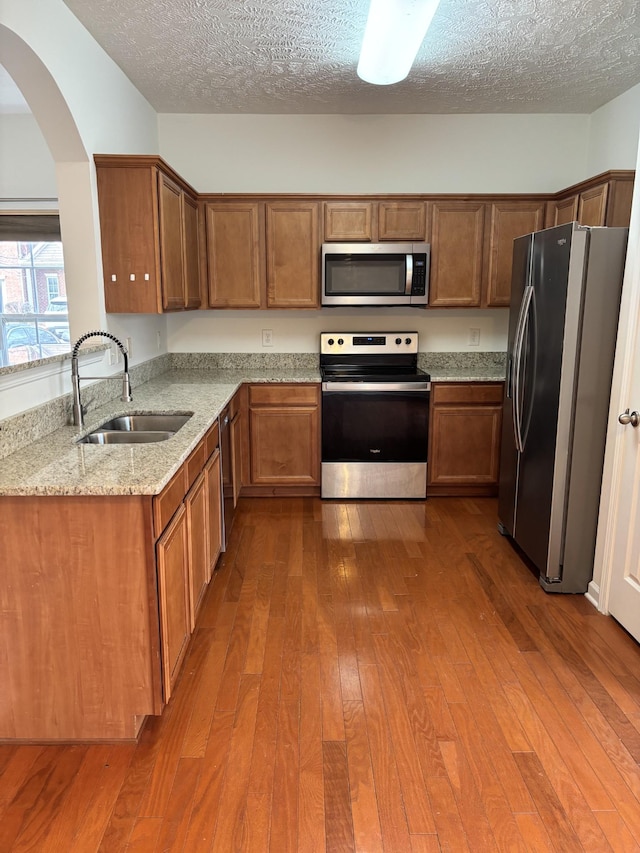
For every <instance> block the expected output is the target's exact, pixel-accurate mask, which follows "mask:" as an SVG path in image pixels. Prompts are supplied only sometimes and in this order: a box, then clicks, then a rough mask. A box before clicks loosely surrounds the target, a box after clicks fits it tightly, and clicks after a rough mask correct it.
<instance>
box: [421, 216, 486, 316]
mask: <svg viewBox="0 0 640 853" xmlns="http://www.w3.org/2000/svg"><path fill="white" fill-rule="evenodd" d="M483 236H484V204H483V203H481V202H471V201H462V202H461V201H450V202H436V203H434V205H433V221H432V230H431V274H430V282H429V305H431V306H434V307H440V306H443V307H445V306H446V307H453V308H462V307H466V306H469V307H479V306H480V302H481V286H482V254H483Z"/></svg>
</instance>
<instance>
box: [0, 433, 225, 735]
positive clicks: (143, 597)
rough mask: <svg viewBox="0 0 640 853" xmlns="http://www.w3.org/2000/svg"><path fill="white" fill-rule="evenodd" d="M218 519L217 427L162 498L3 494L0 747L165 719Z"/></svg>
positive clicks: (120, 730) (134, 730)
mask: <svg viewBox="0 0 640 853" xmlns="http://www.w3.org/2000/svg"><path fill="white" fill-rule="evenodd" d="M208 476H209V479H208ZM220 512H221V510H220V477H219V448H218V432H217V426H215V425H214V426H213V427H212V428H211V429H210V430H209V432H208V433H207V435H206V436H205V438H204V439H203V440H202V442H200V443H199V444H198V446H197V447H196V449H195V450H194V452H193V453H192V454H191V455H190V456H189V458H188V459H187V461H186V462H185V463H184V464H183V465H182V466H181V467H180V468H179V470H178V471H177V472H176V473H175V474H174V476H173V477H172V478H171V480H170V481H169V483H168V484H167V485H166V486H165V488H164V489H163V490H162V492H161V493H160V494H159V495H156V496H151V495H122V496H116V497H108V496H105V497H92V496H59V497H58V496H56V497H53V496H46V497H41V496H34V497H0V538H1V541H2V547H3V584H2V591H0V612H1V613H2V614H3V619H2V621H3V635H2V641H3V643H4V646H3V650H2V651H3V653H2V654H1V655H0V680H1V682H2V684H3V685H4V694H3V701H2V702H1V703H0V739H3V738H11V739H22V740H118V739H127V738H134V737H136V736H137V734H138V732H139V729H140V726H141V724H142V721H143V720H144V718H145V716H147V715H149V714H159V713H161V711H162V707H163V705H164V704H165V703H166V702H167V701H168V700H169V698H170V696H171V693H172V690H173V688H174V685H175V682H176V679H177V677H178V675H179V672H180V667H181V664H182V661H183V660H184V657H185V654H186V650H187V647H188V643H189V638H190V636H191V632H192V629H193V625H194V622H195V617H196V616H197V610H198V606H199V604H200V602H201V601H202V597H203V595H204V591H205V590H206V584H207V582H208V580H209V576H210V567H211V564H212V563H215V560H216V559H217V556H218V554H219V552H220V529H221V528H220V520H221V515H220ZM25 513H26V515H25ZM25 518H29V520H30V523H31V524H33V525H35V527H34V529H37V531H38V536H37V537H33V538H32V540H31V541H30V547H29V548H28V549H25V547H24V519H25ZM70 542H72V543H73V547H72V548H70V547H69V543H70ZM5 561H6V562H5ZM7 629H8V630H7ZM25 673H27V674H28V678H25V677H24V674H25Z"/></svg>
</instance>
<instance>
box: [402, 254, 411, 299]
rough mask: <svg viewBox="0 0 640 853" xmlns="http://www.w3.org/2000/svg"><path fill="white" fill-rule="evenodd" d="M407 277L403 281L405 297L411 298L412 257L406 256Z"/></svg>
mask: <svg viewBox="0 0 640 853" xmlns="http://www.w3.org/2000/svg"><path fill="white" fill-rule="evenodd" d="M406 258H407V261H406V263H407V277H406V281H405V287H404V293H405V296H411V285H412V284H413V255H407V256H406Z"/></svg>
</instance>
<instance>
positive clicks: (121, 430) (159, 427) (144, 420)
mask: <svg viewBox="0 0 640 853" xmlns="http://www.w3.org/2000/svg"><path fill="white" fill-rule="evenodd" d="M192 415H193V412H182V413H179V414H161V413H151V414H147V415H135V414H131V415H120V416H119V417H117V418H112V419H111V420H109V421H105V422H104V423H103V424H100V426H99V427H97V429H94V430H93V431H92V432H90V433H89V434H88V435H85V436H83V437H82V438H79V439H78V444H149V443H151V442H154V441H166V440H167V439H168V438H171V436H172V435H175V434H176V433H177V432H178V430H179V429H180V427H182V426H184V425H185V424H186V422H187V421H188V420H189V418H190V417H191V416H192Z"/></svg>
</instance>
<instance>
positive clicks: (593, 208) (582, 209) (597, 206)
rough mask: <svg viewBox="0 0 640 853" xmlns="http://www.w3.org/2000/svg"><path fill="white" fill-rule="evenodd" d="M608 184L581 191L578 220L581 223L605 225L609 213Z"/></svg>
mask: <svg viewBox="0 0 640 853" xmlns="http://www.w3.org/2000/svg"><path fill="white" fill-rule="evenodd" d="M608 189H609V185H608V184H600V186H597V187H592V188H591V189H589V190H585V191H584V192H581V193H580V198H579V199H578V222H579V223H580V225H604V224H605V219H606V213H607V192H608Z"/></svg>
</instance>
